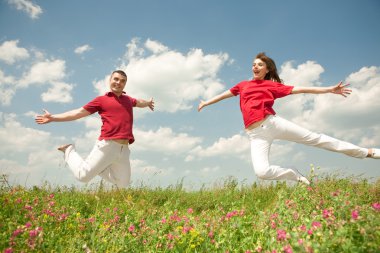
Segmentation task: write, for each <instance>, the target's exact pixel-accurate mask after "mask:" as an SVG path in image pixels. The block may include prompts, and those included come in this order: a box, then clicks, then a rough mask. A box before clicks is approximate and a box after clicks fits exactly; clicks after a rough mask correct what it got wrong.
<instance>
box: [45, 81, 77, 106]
mask: <svg viewBox="0 0 380 253" xmlns="http://www.w3.org/2000/svg"><path fill="white" fill-rule="evenodd" d="M72 89H73V85H72V84H67V83H63V82H53V83H52V86H51V87H50V88H49V89H48V90H47V91H46V92H44V93H42V94H41V98H42V101H44V102H57V103H70V102H72V101H73V97H72V96H71V91H72Z"/></svg>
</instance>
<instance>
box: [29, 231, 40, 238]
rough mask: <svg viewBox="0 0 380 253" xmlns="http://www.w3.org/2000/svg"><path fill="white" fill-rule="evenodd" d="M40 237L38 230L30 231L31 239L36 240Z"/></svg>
mask: <svg viewBox="0 0 380 253" xmlns="http://www.w3.org/2000/svg"><path fill="white" fill-rule="evenodd" d="M37 235H38V231H37V230H31V231H29V237H30V238H34V237H36V236H37Z"/></svg>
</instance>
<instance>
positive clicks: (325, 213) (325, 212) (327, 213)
mask: <svg viewBox="0 0 380 253" xmlns="http://www.w3.org/2000/svg"><path fill="white" fill-rule="evenodd" d="M322 215H323V218H325V219H327V218H330V217H331V216H332V215H333V212H332V211H331V210H328V209H323V211H322Z"/></svg>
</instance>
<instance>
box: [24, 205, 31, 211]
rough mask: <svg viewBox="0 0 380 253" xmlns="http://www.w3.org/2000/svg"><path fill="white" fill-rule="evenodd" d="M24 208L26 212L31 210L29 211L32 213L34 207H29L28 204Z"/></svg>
mask: <svg viewBox="0 0 380 253" xmlns="http://www.w3.org/2000/svg"><path fill="white" fill-rule="evenodd" d="M24 208H25V209H26V210H29V211H32V210H33V207H32V206H30V205H28V204H26V205H25V206H24Z"/></svg>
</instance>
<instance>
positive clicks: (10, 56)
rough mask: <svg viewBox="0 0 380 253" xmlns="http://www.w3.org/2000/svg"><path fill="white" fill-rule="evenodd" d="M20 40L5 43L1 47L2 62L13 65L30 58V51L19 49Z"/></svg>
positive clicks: (0, 57) (0, 56) (0, 58)
mask: <svg viewBox="0 0 380 253" xmlns="http://www.w3.org/2000/svg"><path fill="white" fill-rule="evenodd" d="M18 42H19V41H18V40H9V41H4V43H3V44H1V45H0V60H2V61H4V62H5V63H7V64H13V63H15V62H16V61H18V60H24V59H27V58H28V57H29V53H28V50H26V49H25V48H22V47H18V46H17V44H18Z"/></svg>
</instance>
